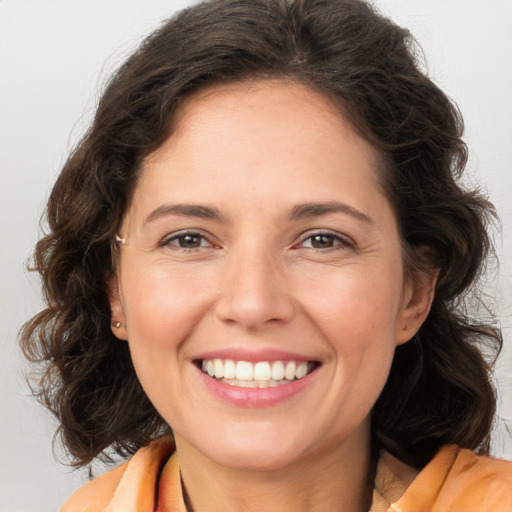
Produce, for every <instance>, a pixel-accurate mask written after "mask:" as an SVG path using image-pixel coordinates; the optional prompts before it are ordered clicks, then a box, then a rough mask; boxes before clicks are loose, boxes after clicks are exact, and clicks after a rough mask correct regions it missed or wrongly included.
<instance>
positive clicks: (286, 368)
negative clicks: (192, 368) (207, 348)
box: [202, 359, 313, 381]
mask: <svg viewBox="0 0 512 512" xmlns="http://www.w3.org/2000/svg"><path fill="white" fill-rule="evenodd" d="M312 366H313V365H312V363H308V362H306V361H297V362H296V361H273V362H267V361H260V362H257V363H251V362H249V361H233V360H232V359H204V360H203V362H202V369H203V372H205V373H208V375H209V376H210V377H215V378H216V379H236V380H238V381H252V380H254V381H270V380H274V381H279V380H283V379H286V380H288V381H290V380H294V379H302V377H304V376H306V375H307V374H308V372H309V371H310V370H311V369H312Z"/></svg>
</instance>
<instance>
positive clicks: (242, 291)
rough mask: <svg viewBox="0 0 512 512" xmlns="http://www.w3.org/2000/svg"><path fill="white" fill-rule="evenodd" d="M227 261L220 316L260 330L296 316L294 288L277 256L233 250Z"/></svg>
mask: <svg viewBox="0 0 512 512" xmlns="http://www.w3.org/2000/svg"><path fill="white" fill-rule="evenodd" d="M226 263H227V267H228V268H227V269H226V272H225V273H224V275H223V278H222V282H221V286H222V290H221V293H220V297H219V299H218V301H217V304H216V314H217V317H218V318H219V319H220V320H222V321H223V322H228V323H231V324H237V325H239V326H240V327H242V328H244V329H245V330H258V329H261V328H263V327H265V326H267V325H269V324H278V323H282V324H285V323H287V322H289V321H290V320H291V319H292V318H293V316H294V314H295V307H294V301H293V296H292V290H291V287H290V284H289V282H288V280H287V278H286V273H285V272H284V269H282V265H281V264H280V262H279V261H278V258H277V257H272V255H270V254H252V255H250V256H246V257H243V256H238V257H237V255H235V254H233V255H231V257H229V258H228V261H227V262H226Z"/></svg>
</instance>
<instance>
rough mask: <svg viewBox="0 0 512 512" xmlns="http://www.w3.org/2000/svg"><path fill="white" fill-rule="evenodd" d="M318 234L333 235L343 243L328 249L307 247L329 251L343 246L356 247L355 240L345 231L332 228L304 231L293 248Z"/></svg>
mask: <svg viewBox="0 0 512 512" xmlns="http://www.w3.org/2000/svg"><path fill="white" fill-rule="evenodd" d="M316 235H326V236H332V237H333V238H335V239H338V240H340V241H341V242H342V243H341V244H339V245H338V246H334V247H329V248H327V249H319V248H315V247H308V248H307V249H313V250H316V251H323V252H325V251H329V250H336V249H337V248H342V247H351V248H353V249H355V248H356V243H355V241H354V240H353V239H352V238H351V237H350V236H348V235H346V234H344V233H340V232H339V231H333V230H330V229H310V230H309V231H306V232H305V233H302V234H301V235H300V237H299V241H298V242H297V243H294V244H293V246H292V248H298V247H299V246H301V245H302V244H303V243H304V242H305V241H306V240H308V239H310V238H312V237H314V236H316Z"/></svg>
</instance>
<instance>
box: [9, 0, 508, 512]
mask: <svg viewBox="0 0 512 512" xmlns="http://www.w3.org/2000/svg"><path fill="white" fill-rule="evenodd" d="M191 3H192V2H191V1H190V0H188V1H187V0H167V1H164V0H144V1H143V0H109V1H105V0H74V1H73V2H69V1H66V0H0V244H1V245H0V247H1V249H0V251H1V253H0V254H1V265H0V300H1V303H0V512H51V511H56V510H58V507H59V505H60V504H61V503H62V502H63V501H64V500H65V498H66V497H67V496H69V494H70V493H71V492H72V491H73V490H74V489H75V488H76V487H78V486H79V485H80V484H81V483H83V482H85V481H86V480H87V472H86V471H75V472H73V471H71V470H70V469H69V467H66V466H65V465H62V464H61V463H59V462H56V461H55V457H54V455H56V456H57V458H58V459H61V460H65V454H64V453H63V452H62V451H61V450H58V449H57V450H56V452H55V454H54V453H52V435H53V432H54V430H55V424H54V423H53V420H52V419H51V418H50V417H49V414H48V413H46V411H44V410H43V409H42V408H41V406H39V405H38V404H37V403H36V402H35V400H34V399H32V398H31V397H30V393H29V390H28V387H27V385H26V383H25V378H24V375H25V372H26V371H27V367H26V365H25V363H24V362H23V361H22V359H21V357H20V354H19V350H18V348H17V341H16V337H17V333H18V330H19V328H20V327H21V325H22V324H23V322H24V321H26V320H27V319H28V318H29V317H30V316H31V315H33V314H34V313H36V312H37V311H38V308H39V307H40V305H41V298H40V292H39V284H38V280H37V277H36V276H34V275H31V274H29V273H28V272H26V270H25V265H26V263H27V260H28V258H29V255H30V253H31V251H32V248H33V245H34V244H35V242H36V240H37V238H38V235H39V234H40V230H39V227H38V223H39V218H40V216H41V214H42V212H43V209H44V204H45V200H46V198H47V196H48V193H49V191H50V188H51V185H52V183H53V181H54V180H55V178H56V175H57V174H58V172H59V169H60V167H61V166H62V164H63V163H64V161H65V158H66V155H67V154H68V153H69V151H70V149H71V148H72V147H73V145H74V144H75V143H76V141H77V140H78V138H79V137H80V135H81V134H82V133H83V132H84V131H85V129H86V127H87V125H88V122H89V121H90V119H91V116H92V113H93V111H94V107H95V104H96V101H97V99H98V96H99V91H101V89H102V85H103V84H104V82H105V80H106V79H107V78H108V76H109V74H110V73H111V72H112V71H113V70H114V69H115V68H116V67H117V66H118V65H119V64H120V63H121V62H122V61H123V60H124V58H125V57H126V56H127V55H129V53H130V50H132V49H134V48H135V47H136V45H137V44H138V42H140V40H141V39H142V37H143V36H144V35H146V34H147V33H149V32H150V31H151V30H152V29H154V28H156V27H157V26H158V24H159V23H160V21H161V20H163V19H164V18H166V17H168V16H169V15H171V14H172V12H174V11H175V10H177V9H180V8H182V7H184V6H186V5H190V4H191ZM375 3H376V5H377V6H378V7H379V8H380V10H381V11H382V12H383V13H385V14H387V15H389V16H390V17H391V18H393V19H394V20H395V21H397V22H398V23H399V24H401V25H404V26H406V27H408V28H409V29H410V30H411V32H412V33H413V34H414V35H415V36H416V38H417V39H418V41H419V42H420V44H421V46H422V47H423V49H424V52H425V56H426V60H427V63H428V72H429V75H430V76H431V77H432V78H433V79H434V81H435V82H436V83H437V84H438V85H439V86H440V87H441V88H442V89H444V90H445V91H446V92H447V93H448V95H449V96H450V97H451V98H453V99H454V100H455V101H456V102H457V103H458V105H459V107H460V109H461V111H462V113H463V115H464V118H465V121H466V141H467V143H468V145H469V147H470V162H469V170H470V174H471V177H472V178H471V179H472V181H473V182H474V183H479V184H481V185H482V187H483V190H484V191H486V192H487V193H488V195H489V197H490V198H491V200H492V201H493V202H494V204H495V205H496V206H497V208H498V210H499V213H500V216H501V220H502V233H501V235H500V236H498V238H497V240H496V244H497V248H498V253H499V255H500V261H501V263H500V269H499V276H498V280H497V283H491V285H490V288H489V290H490V292H491V293H492V294H493V295H494V296H495V297H496V301H497V305H498V312H499V316H500V319H501V322H502V327H503V330H504V336H505V348H504V351H503V353H502V355H501V357H500V360H499V364H498V368H497V380H498V385H499V390H500V415H501V416H502V418H503V419H504V420H508V421H509V422H510V423H509V424H510V425H512V339H511V338H512V202H511V200H510V196H511V195H512V30H510V27H511V26H512V1H511V0H489V1H488V2H482V1H481V0H428V1H427V0H375ZM128 405H129V404H127V406H128ZM494 452H495V453H496V454H497V455H501V456H505V457H507V458H512V442H511V440H510V436H508V435H507V434H506V431H505V428H504V424H502V425H501V426H500V427H499V428H498V432H497V435H496V440H495V443H494ZM99 470H100V471H101V468H99Z"/></svg>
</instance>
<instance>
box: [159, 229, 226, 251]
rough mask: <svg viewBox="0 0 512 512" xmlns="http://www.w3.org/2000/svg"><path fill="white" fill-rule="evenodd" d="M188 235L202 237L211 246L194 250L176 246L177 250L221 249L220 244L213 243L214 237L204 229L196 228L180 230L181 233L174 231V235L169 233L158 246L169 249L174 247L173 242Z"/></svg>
mask: <svg viewBox="0 0 512 512" xmlns="http://www.w3.org/2000/svg"><path fill="white" fill-rule="evenodd" d="M187 235H192V236H198V237H201V238H203V239H205V240H206V241H207V242H208V244H209V246H207V247H205V246H200V247H193V248H189V249H187V248H184V247H179V246H176V249H181V250H184V251H189V252H190V251H193V250H194V249H196V250H198V249H213V248H219V247H220V246H219V244H217V243H215V242H214V241H212V239H214V237H213V235H211V234H210V233H207V232H205V231H203V230H202V229H194V228H188V229H180V230H179V231H173V232H172V233H168V234H167V235H165V236H164V237H163V238H162V239H161V240H160V242H159V243H158V246H159V247H169V246H171V245H172V244H171V242H172V241H173V240H176V239H178V238H180V237H182V236H187Z"/></svg>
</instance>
